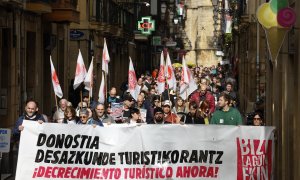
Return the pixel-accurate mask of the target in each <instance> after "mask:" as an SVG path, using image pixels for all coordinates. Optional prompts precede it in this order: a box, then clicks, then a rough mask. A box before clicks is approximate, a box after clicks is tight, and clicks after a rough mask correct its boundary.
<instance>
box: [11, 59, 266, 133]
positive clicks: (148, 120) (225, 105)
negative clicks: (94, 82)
mask: <svg viewBox="0 0 300 180" xmlns="http://www.w3.org/2000/svg"><path fill="white" fill-rule="evenodd" d="M190 69H191V72H192V74H193V77H194V80H195V82H196V83H197V84H198V89H197V90H195V91H194V92H193V93H192V94H190V95H189V96H188V98H187V99H186V100H183V99H182V98H181V97H180V96H178V91H173V90H169V89H168V88H167V86H166V89H165V91H164V92H163V93H162V94H161V95H158V93H157V76H158V70H157V69H155V70H153V72H152V73H150V72H146V73H144V74H141V75H140V76H139V77H138V81H137V83H138V85H139V86H140V94H139V95H138V97H137V99H136V100H135V99H133V98H132V96H131V95H130V93H129V91H128V90H127V87H128V84H127V82H124V83H122V85H121V87H120V92H119V93H118V89H117V88H116V87H112V88H111V89H110V90H109V92H108V94H107V97H106V102H105V103H97V102H95V101H93V100H91V99H90V98H89V96H88V92H84V93H83V98H82V99H83V100H82V102H80V103H79V104H77V105H73V104H72V103H71V102H70V101H69V100H67V99H61V100H60V101H59V105H58V107H55V109H54V111H53V114H52V115H51V116H50V117H47V116H45V115H43V114H39V112H38V103H37V102H36V101H34V100H28V101H27V102H26V106H25V111H24V114H23V115H22V116H20V117H19V119H18V120H17V122H16V126H15V128H14V130H13V134H14V136H15V137H16V138H19V135H20V131H22V130H23V126H22V122H23V120H33V121H38V122H39V123H43V122H52V123H65V124H81V125H85V124H87V125H92V126H94V127H96V126H105V125H111V124H121V123H129V124H206V125H208V124H222V125H243V124H245V123H244V120H243V118H242V116H241V114H240V112H239V111H238V108H237V107H238V96H237V93H236V92H235V90H236V88H237V83H236V80H235V78H234V77H232V76H231V73H230V72H229V70H228V68H225V67H224V66H221V65H218V66H211V67H203V66H200V67H192V68H190ZM174 73H175V76H176V79H177V82H178V85H179V82H180V79H181V68H180V67H174ZM115 104H118V105H121V106H122V107H121V112H119V113H120V114H121V115H120V116H119V117H115V116H114V115H115V114H116V112H115V111H116V110H115V109H114V105H115ZM253 125H256V126H261V125H263V116H262V114H261V113H256V114H255V116H254V117H253Z"/></svg>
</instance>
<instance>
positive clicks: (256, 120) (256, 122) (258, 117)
mask: <svg viewBox="0 0 300 180" xmlns="http://www.w3.org/2000/svg"><path fill="white" fill-rule="evenodd" d="M253 126H263V115H262V113H261V112H259V111H256V112H255V113H254V116H253Z"/></svg>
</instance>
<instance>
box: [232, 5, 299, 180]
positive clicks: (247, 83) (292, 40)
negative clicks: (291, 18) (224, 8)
mask: <svg viewBox="0 0 300 180" xmlns="http://www.w3.org/2000/svg"><path fill="white" fill-rule="evenodd" d="M264 2H265V1H259V0H256V1H248V14H246V15H247V16H248V17H249V18H248V19H249V21H248V23H249V26H248V28H246V30H245V31H244V32H243V33H242V34H241V35H240V36H239V43H238V44H237V46H238V49H239V50H238V52H239V53H238V54H239V58H240V59H239V87H240V89H239V94H240V95H241V101H242V103H241V109H242V111H247V109H249V104H251V102H255V100H256V95H257V93H256V90H257V88H256V87H257V83H260V84H259V86H258V87H260V88H261V89H260V90H264V86H265V95H266V98H265V108H264V109H265V120H266V125H269V126H275V127H276V133H275V134H276V137H275V162H274V165H275V166H274V179H278V180H292V179H294V180H296V179H299V178H300V172H299V168H300V163H299V162H300V156H299V155H298V154H299V153H298V151H299V148H300V145H299V143H298V141H299V137H300V131H299V130H300V122H299V118H300V111H299V102H300V91H299V88H300V73H299V70H300V62H299V52H300V42H299V35H298V34H299V33H298V32H299V27H300V20H299V18H298V19H297V22H296V25H295V28H294V29H293V30H291V31H290V32H289V33H288V34H287V36H286V38H285V40H284V43H283V46H282V48H281V50H280V53H279V56H278V58H277V60H275V61H271V60H270V56H269V53H268V50H267V46H266V38H265V33H264V30H263V29H262V27H261V26H260V27H259V31H257V29H256V22H255V18H254V19H251V18H252V16H254V17H255V12H256V9H257V8H258V7H259V5H260V4H262V3H264ZM290 6H291V7H292V8H293V9H294V10H295V12H296V13H298V12H299V10H300V3H298V2H296V1H290ZM258 32H259V35H258ZM257 37H259V42H258V43H259V59H260V63H259V72H260V79H259V81H256V67H255V66H256V59H257V57H256V53H257V50H258V49H257V42H256V39H257ZM259 93H260V95H262V92H259ZM250 106H251V105H250Z"/></svg>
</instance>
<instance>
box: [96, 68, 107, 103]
mask: <svg viewBox="0 0 300 180" xmlns="http://www.w3.org/2000/svg"><path fill="white" fill-rule="evenodd" d="M105 91H106V87H105V80H104V74H103V73H102V80H101V84H100V88H99V93H98V102H99V103H102V104H104V103H105Z"/></svg>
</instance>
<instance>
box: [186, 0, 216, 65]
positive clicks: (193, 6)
mask: <svg viewBox="0 0 300 180" xmlns="http://www.w3.org/2000/svg"><path fill="white" fill-rule="evenodd" d="M213 23H214V21H213V5H212V1H211V0H201V1H195V0H187V1H186V22H185V32H186V34H187V37H188V40H187V41H190V45H191V47H190V49H188V50H189V52H188V53H187V55H186V59H187V62H189V63H190V64H196V65H199V66H200V65H203V66H211V65H217V64H218V62H219V61H220V60H221V58H220V57H217V56H216V47H215V46H214V40H215V39H214V33H213V32H214V26H213Z"/></svg>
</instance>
